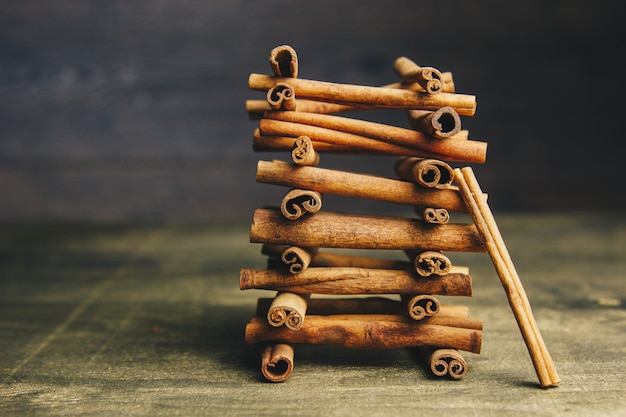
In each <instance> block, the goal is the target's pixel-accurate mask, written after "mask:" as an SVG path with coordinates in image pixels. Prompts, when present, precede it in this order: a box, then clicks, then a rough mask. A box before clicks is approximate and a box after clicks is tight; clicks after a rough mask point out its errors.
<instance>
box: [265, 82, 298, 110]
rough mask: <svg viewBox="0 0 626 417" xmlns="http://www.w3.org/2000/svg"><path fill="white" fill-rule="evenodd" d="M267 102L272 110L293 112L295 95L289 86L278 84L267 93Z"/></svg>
mask: <svg viewBox="0 0 626 417" xmlns="http://www.w3.org/2000/svg"><path fill="white" fill-rule="evenodd" d="M267 102H268V103H269V105H270V107H271V108H272V109H273V110H295V109H296V93H295V91H294V89H293V87H291V86H290V85H289V84H286V83H279V84H276V85H275V86H274V87H272V88H270V89H269V90H268V91H267Z"/></svg>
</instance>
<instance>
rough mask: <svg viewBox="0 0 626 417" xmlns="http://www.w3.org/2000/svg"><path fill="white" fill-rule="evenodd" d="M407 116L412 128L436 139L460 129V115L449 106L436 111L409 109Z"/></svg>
mask: <svg viewBox="0 0 626 417" xmlns="http://www.w3.org/2000/svg"><path fill="white" fill-rule="evenodd" d="M408 117H409V124H410V125H411V127H412V128H413V129H415V130H418V131H420V132H423V133H426V134H428V135H431V136H432V137H434V138H437V139H446V138H449V137H451V136H454V135H456V134H457V133H459V132H460V131H461V117H460V116H459V114H458V113H457V112H456V110H454V109H453V108H452V107H449V106H445V107H442V108H440V109H438V110H436V111H428V110H409V112H408Z"/></svg>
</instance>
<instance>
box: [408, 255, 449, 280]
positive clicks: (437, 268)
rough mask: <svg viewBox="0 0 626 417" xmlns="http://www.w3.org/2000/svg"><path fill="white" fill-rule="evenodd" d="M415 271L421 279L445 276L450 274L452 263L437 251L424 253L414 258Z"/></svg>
mask: <svg viewBox="0 0 626 417" xmlns="http://www.w3.org/2000/svg"><path fill="white" fill-rule="evenodd" d="M413 265H414V266H415V271H416V272H417V273H418V274H420V275H421V276H423V277H429V276H431V275H446V274H448V273H450V272H451V269H452V262H450V259H448V257H447V256H446V255H444V254H443V253H441V252H438V251H424V252H420V253H419V254H417V256H415V258H414V261H413Z"/></svg>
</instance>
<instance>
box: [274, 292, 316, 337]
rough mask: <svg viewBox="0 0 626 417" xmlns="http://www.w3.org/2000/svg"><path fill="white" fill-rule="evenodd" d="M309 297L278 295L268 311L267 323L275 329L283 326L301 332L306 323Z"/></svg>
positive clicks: (285, 293) (288, 294)
mask: <svg viewBox="0 0 626 417" xmlns="http://www.w3.org/2000/svg"><path fill="white" fill-rule="evenodd" d="M308 298H309V296H308V295H300V294H294V293H289V292H281V293H278V294H277V295H276V297H275V298H274V300H273V301H272V304H271V305H270V307H269V309H268V311H267V322H268V323H269V324H270V325H271V326H274V327H280V326H282V325H285V326H287V328H288V329H291V330H299V329H300V328H301V327H302V323H303V322H304V316H305V314H306V310H307V300H308Z"/></svg>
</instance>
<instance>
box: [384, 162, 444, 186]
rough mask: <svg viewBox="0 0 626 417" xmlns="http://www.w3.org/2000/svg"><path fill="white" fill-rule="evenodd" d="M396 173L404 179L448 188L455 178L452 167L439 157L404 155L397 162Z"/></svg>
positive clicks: (424, 184) (422, 184)
mask: <svg viewBox="0 0 626 417" xmlns="http://www.w3.org/2000/svg"><path fill="white" fill-rule="evenodd" d="M396 173H397V174H398V176H399V177H400V178H402V179H404V180H407V181H412V182H415V183H417V184H419V185H421V186H423V187H428V188H448V187H450V185H451V184H452V181H453V180H454V171H453V170H452V167H451V166H450V165H448V164H447V163H445V162H444V161H440V160H438V159H422V158H415V157H404V158H401V159H400V160H398V162H397V163H396Z"/></svg>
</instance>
